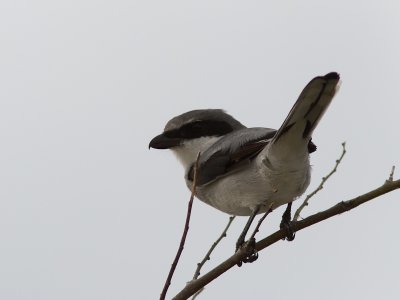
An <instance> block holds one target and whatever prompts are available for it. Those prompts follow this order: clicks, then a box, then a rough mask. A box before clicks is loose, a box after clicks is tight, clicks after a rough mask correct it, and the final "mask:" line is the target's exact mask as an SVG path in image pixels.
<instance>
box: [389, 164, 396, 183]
mask: <svg viewBox="0 0 400 300" xmlns="http://www.w3.org/2000/svg"><path fill="white" fill-rule="evenodd" d="M395 168H396V167H395V166H392V170H391V171H390V175H389V178H388V179H387V181H389V182H392V181H393V176H394V169H395Z"/></svg>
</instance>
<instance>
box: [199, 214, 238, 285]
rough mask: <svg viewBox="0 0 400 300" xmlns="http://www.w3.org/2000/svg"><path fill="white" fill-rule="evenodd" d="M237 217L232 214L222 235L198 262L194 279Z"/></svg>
mask: <svg viewBox="0 0 400 300" xmlns="http://www.w3.org/2000/svg"><path fill="white" fill-rule="evenodd" d="M234 219H235V216H230V217H229V221H228V224H227V225H226V227H225V229H224V231H223V232H222V233H221V235H220V236H219V237H218V239H217V240H216V241H215V242H214V243H213V244H212V245H211V247H210V249H209V250H208V252H207V254H206V255H205V256H204V258H203V260H202V261H201V262H199V263H198V264H197V268H196V271H195V272H194V276H193V279H197V278H198V277H199V276H200V270H201V268H202V267H203V266H204V264H205V263H206V262H207V260H210V255H211V253H212V252H213V251H214V249H215V247H216V246H217V245H218V244H219V242H220V241H221V240H222V239H223V238H224V237H226V233H227V231H228V229H229V227H230V226H231V224H232V221H233V220H234Z"/></svg>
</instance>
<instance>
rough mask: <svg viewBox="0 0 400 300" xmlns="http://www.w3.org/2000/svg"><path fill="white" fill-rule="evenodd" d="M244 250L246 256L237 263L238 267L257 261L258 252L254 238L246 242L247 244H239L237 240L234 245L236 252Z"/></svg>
mask: <svg viewBox="0 0 400 300" xmlns="http://www.w3.org/2000/svg"><path fill="white" fill-rule="evenodd" d="M242 248H243V249H245V251H246V256H245V257H244V258H243V259H242V260H241V261H240V262H238V263H237V265H238V267H241V266H242V263H252V262H254V261H256V260H257V259H258V252H257V250H256V240H255V239H254V238H252V239H250V240H248V241H247V242H244V241H243V242H241V241H239V240H238V242H237V243H236V252H237V251H239V250H241V249H242Z"/></svg>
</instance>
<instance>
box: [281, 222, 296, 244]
mask: <svg viewBox="0 0 400 300" xmlns="http://www.w3.org/2000/svg"><path fill="white" fill-rule="evenodd" d="M280 228H281V229H283V230H284V231H285V237H284V238H283V240H287V241H288V242H291V241H293V240H294V238H295V237H296V232H295V231H294V230H293V226H292V221H285V220H284V219H283V218H282V221H281V224H280Z"/></svg>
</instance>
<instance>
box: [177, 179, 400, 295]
mask: <svg viewBox="0 0 400 300" xmlns="http://www.w3.org/2000/svg"><path fill="white" fill-rule="evenodd" d="M399 188H400V180H396V181H393V180H390V178H389V180H386V182H385V183H384V184H383V185H382V186H380V187H378V188H377V189H375V190H372V191H370V192H368V193H366V194H364V195H361V196H358V197H356V198H353V199H351V200H347V201H341V202H339V203H337V204H336V205H334V206H332V207H331V208H329V209H327V210H324V211H322V212H319V213H316V214H314V215H311V216H309V217H307V218H305V219H304V220H301V221H294V222H293V223H292V227H293V229H294V230H295V231H296V232H297V231H300V230H302V229H304V228H306V227H309V226H311V225H314V224H316V223H319V222H321V221H323V220H326V219H328V218H331V217H333V216H336V215H338V214H341V213H344V212H347V211H349V210H351V209H353V208H356V207H357V206H359V205H361V204H364V203H365V202H368V201H370V200H372V199H375V198H377V197H379V196H382V195H384V194H386V193H389V192H391V191H393V190H396V189H399ZM285 234H286V233H285V231H284V230H278V231H276V232H275V233H273V234H271V235H269V236H268V237H266V238H264V239H262V240H261V241H259V242H258V243H257V244H256V250H257V251H261V250H262V249H264V248H267V247H269V246H271V245H272V244H274V243H276V242H278V241H280V240H282V239H283V238H284V237H285ZM247 250H248V249H246V247H243V248H241V249H240V250H239V251H238V252H236V253H235V254H234V255H232V256H231V257H229V258H228V259H227V260H225V261H224V262H222V263H221V264H220V265H218V266H217V267H215V268H214V269H212V270H211V271H209V272H208V273H207V274H205V275H203V276H202V277H200V278H198V279H196V280H193V281H191V282H189V283H188V284H187V285H186V286H185V288H183V289H182V290H181V291H180V292H179V293H178V294H177V295H176V296H175V297H174V298H173V299H174V300H181V299H188V298H189V297H190V296H192V295H193V294H194V293H196V291H198V290H199V289H201V288H203V287H204V286H205V285H207V284H208V283H210V282H211V281H212V280H214V279H215V278H217V277H218V276H220V275H221V274H223V273H224V272H226V271H227V270H229V269H230V268H232V267H233V266H235V265H236V264H237V263H238V262H240V261H241V260H243V258H245V257H246V254H247Z"/></svg>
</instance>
